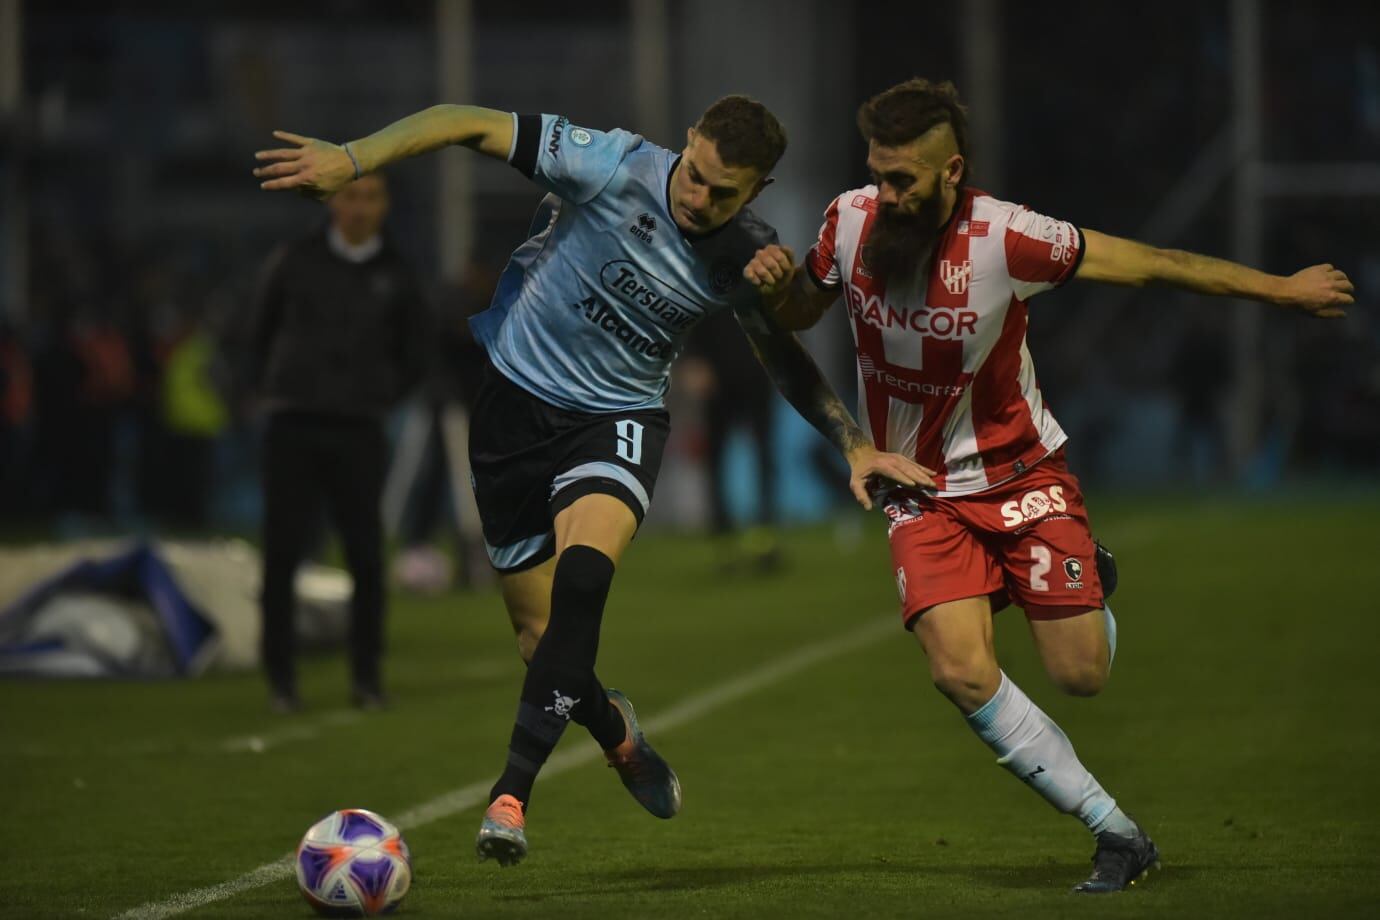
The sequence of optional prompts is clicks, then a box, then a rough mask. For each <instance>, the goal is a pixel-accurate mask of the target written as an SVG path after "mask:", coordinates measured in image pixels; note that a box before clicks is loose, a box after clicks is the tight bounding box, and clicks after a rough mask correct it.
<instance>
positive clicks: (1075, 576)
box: [1064, 556, 1083, 591]
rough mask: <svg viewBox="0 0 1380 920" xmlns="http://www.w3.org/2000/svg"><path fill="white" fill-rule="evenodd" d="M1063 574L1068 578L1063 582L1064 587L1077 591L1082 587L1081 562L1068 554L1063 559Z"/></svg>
mask: <svg viewBox="0 0 1380 920" xmlns="http://www.w3.org/2000/svg"><path fill="white" fill-rule="evenodd" d="M1064 574H1065V575H1067V576H1068V577H1069V580H1068V581H1066V582H1064V587H1065V588H1068V589H1069V590H1070V591H1079V590H1082V588H1083V563H1081V562H1079V561H1078V560H1077V559H1075V558H1074V557H1072V556H1070V557H1068V558H1067V559H1065V560H1064Z"/></svg>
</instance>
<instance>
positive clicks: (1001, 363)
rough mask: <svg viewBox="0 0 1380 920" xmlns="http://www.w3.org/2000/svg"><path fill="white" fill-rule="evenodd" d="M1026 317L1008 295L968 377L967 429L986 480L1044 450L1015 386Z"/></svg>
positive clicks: (997, 479)
mask: <svg viewBox="0 0 1380 920" xmlns="http://www.w3.org/2000/svg"><path fill="white" fill-rule="evenodd" d="M1026 321H1027V320H1026V307H1025V304H1024V303H1022V302H1021V301H1020V300H1018V299H1016V297H1014V296H1013V297H1012V298H1011V304H1010V306H1008V307H1007V309H1006V321H1005V322H1004V323H1003V324H1002V329H1001V335H1000V336H999V337H998V339H997V343H996V345H994V346H993V347H992V352H991V354H989V355H988V356H987V360H986V361H984V362H983V365H982V367H981V368H979V369H978V372H977V376H976V378H975V379H974V380H973V429H974V434H976V436H977V446H978V452H979V453H980V454H981V455H982V465H983V467H984V468H985V469H986V472H987V478H988V482H1000V481H1001V480H1003V479H1006V478H1007V477H1009V476H1011V475H1012V473H1013V470H1012V467H1013V466H1014V464H1015V463H1016V461H1018V460H1024V461H1025V463H1026V465H1027V466H1029V465H1031V464H1033V463H1034V461H1035V460H1036V459H1038V458H1039V457H1042V456H1044V448H1043V446H1042V445H1041V444H1040V431H1039V429H1038V428H1036V427H1035V420H1034V419H1033V418H1032V417H1031V414H1030V406H1029V404H1028V403H1026V401H1025V395H1024V394H1023V393H1022V392H1021V343H1022V342H1024V341H1025V328H1026ZM1032 448H1033V449H1032ZM1025 454H1031V455H1032V457H1033V459H1032V457H1026V456H1024V455H1025Z"/></svg>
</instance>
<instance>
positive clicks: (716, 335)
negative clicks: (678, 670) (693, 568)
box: [678, 313, 781, 571]
mask: <svg viewBox="0 0 1380 920" xmlns="http://www.w3.org/2000/svg"><path fill="white" fill-rule="evenodd" d="M736 325H737V320H735V319H734V318H733V317H732V316H731V315H730V314H728V313H722V314H718V315H715V316H712V317H710V318H709V319H708V320H706V321H704V322H703V323H701V324H700V326H699V328H697V329H696V330H695V333H694V335H693V337H692V338H691V340H690V344H689V346H688V347H687V349H686V357H685V359H684V360H683V362H682V364H681V367H680V368H679V369H678V372H679V373H680V374H681V375H682V376H683V377H684V378H685V379H686V382H687V384H688V385H689V387H690V388H691V389H692V390H694V391H697V392H698V393H699V394H700V396H701V397H702V398H703V399H704V426H705V440H706V447H707V450H708V455H707V457H706V463H707V464H708V473H709V500H710V528H711V531H712V533H713V534H714V535H715V536H716V537H719V538H721V542H722V544H723V546H724V550H723V552H724V559H723V565H724V567H725V568H729V569H734V568H740V567H747V568H754V569H760V570H763V571H770V570H772V569H775V568H776V567H778V566H779V565H780V563H781V549H780V546H779V544H778V541H777V536H776V526H777V521H778V518H777V507H776V460H775V457H774V455H773V443H772V431H771V423H772V410H773V407H774V400H775V391H774V390H773V389H772V385H771V382H770V381H769V380H768V379H767V377H766V374H765V372H764V371H763V370H762V366H761V364H759V363H758V361H757V358H756V356H755V355H753V353H752V347H751V346H750V345H749V344H748V342H747V337H746V336H744V335H743V334H742V333H741V332H740V331H739V330H738V329H737V328H736ZM737 431H741V432H743V433H744V434H745V435H747V438H748V443H749V444H750V446H751V449H752V453H753V458H754V460H755V461H756V464H757V494H756V499H757V500H756V502H755V507H754V510H753V516H752V519H751V524H750V525H749V526H748V527H747V528H745V529H741V530H740V529H739V528H737V527H736V526H735V522H734V518H733V514H732V511H731V510H730V498H729V481H728V475H727V470H726V468H725V461H726V458H727V456H728V448H729V446H730V444H731V440H730V439H731V437H732V435H733V434H734V433H735V432H737Z"/></svg>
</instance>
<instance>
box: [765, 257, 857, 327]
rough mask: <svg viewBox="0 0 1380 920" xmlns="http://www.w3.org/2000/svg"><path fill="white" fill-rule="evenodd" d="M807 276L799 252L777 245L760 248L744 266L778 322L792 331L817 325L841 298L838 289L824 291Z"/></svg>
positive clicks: (777, 323)
mask: <svg viewBox="0 0 1380 920" xmlns="http://www.w3.org/2000/svg"><path fill="white" fill-rule="evenodd" d="M807 275H808V272H806V270H805V267H804V266H799V267H797V266H796V265H795V254H794V253H792V252H791V250H790V249H789V248H788V247H786V246H779V245H776V244H772V245H770V246H764V247H762V248H761V249H759V250H757V253H756V254H755V255H754V256H753V257H752V261H751V262H749V263H748V264H747V266H746V267H745V268H744V269H743V277H744V278H746V279H747V280H748V281H750V282H751V283H752V284H753V286H755V287H756V288H757V291H758V293H760V294H761V295H762V303H763V305H764V306H765V307H766V309H767V310H768V312H770V313H771V315H772V318H773V319H774V320H775V321H776V325H777V326H778V327H780V328H781V329H785V330H788V331H791V332H797V331H799V330H801V329H809V328H810V327H812V326H814V325H815V324H816V323H818V322H819V321H820V319H821V318H823V316H824V314H825V313H827V312H828V311H829V308H830V307H832V306H833V305H834V301H835V300H838V296H839V295H838V292H837V291H824V290H820V288H819V287H818V286H817V285H816V284H815V283H814V282H813V281H811V280H810V279H809V277H807Z"/></svg>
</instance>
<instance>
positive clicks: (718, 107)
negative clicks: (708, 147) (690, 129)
mask: <svg viewBox="0 0 1380 920" xmlns="http://www.w3.org/2000/svg"><path fill="white" fill-rule="evenodd" d="M695 130H696V131H698V132H699V133H700V134H702V135H703V136H704V137H706V138H708V139H709V140H711V141H713V142H714V146H715V147H716V148H717V149H718V151H719V159H721V160H723V162H724V165H725V166H740V167H741V166H746V167H749V168H752V169H755V170H757V171H758V172H760V173H762V175H766V174H767V173H769V172H771V171H772V167H774V166H775V165H776V161H777V160H779V159H781V155H782V154H784V153H785V152H786V129H785V128H783V127H782V126H781V122H779V121H777V119H776V116H775V115H773V114H772V113H771V110H770V109H768V108H767V107H766V106H765V105H763V104H762V103H760V102H758V101H757V100H756V99H750V98H748V97H747V96H725V97H723V98H722V99H720V100H719V101H718V102H716V103H714V104H713V105H711V106H710V107H709V108H707V109H705V110H704V114H703V115H701V116H700V120H699V121H698V122H697V123H696V124H695Z"/></svg>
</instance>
